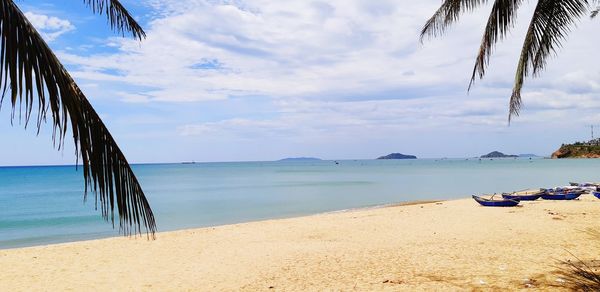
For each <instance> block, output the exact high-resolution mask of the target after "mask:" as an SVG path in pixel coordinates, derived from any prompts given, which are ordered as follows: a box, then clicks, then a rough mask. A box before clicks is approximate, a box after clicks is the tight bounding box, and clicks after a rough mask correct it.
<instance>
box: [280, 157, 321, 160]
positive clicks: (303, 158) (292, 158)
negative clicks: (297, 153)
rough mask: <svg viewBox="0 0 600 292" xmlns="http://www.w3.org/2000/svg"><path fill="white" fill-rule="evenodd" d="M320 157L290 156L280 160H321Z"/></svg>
mask: <svg viewBox="0 0 600 292" xmlns="http://www.w3.org/2000/svg"><path fill="white" fill-rule="evenodd" d="M320 160H321V159H320V158H315V157H288V158H284V159H280V160H279V161H320Z"/></svg>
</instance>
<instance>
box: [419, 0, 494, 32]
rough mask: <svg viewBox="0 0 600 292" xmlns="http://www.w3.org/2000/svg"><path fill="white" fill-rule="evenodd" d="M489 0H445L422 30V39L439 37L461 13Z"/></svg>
mask: <svg viewBox="0 0 600 292" xmlns="http://www.w3.org/2000/svg"><path fill="white" fill-rule="evenodd" d="M487 1H488V0H444V1H443V2H442V5H441V6H440V8H439V9H438V10H437V11H436V12H435V13H434V14H433V16H432V17H431V18H429V20H427V22H426V23H425V25H424V26H423V29H422V30H421V41H423V40H424V39H425V37H426V36H427V37H438V36H441V35H442V34H444V32H445V31H446V29H447V28H448V27H449V26H450V25H452V24H453V23H455V22H456V21H458V19H459V18H460V16H461V14H462V13H464V12H468V11H472V10H474V9H475V8H477V7H479V6H480V5H482V4H485V3H486V2H487Z"/></svg>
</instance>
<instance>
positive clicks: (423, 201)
mask: <svg viewBox="0 0 600 292" xmlns="http://www.w3.org/2000/svg"><path fill="white" fill-rule="evenodd" d="M463 199H464V198H461V199H449V200H450V201H451V200H463ZM449 200H413V201H404V202H396V203H387V204H377V205H370V206H365V207H356V208H348V209H341V210H334V211H325V212H320V213H314V214H305V215H299V216H293V215H292V216H289V217H285V216H284V217H276V218H266V219H259V220H251V221H244V222H235V223H229V224H221V225H211V226H202V227H192V228H182V229H175V230H166V231H159V232H157V233H156V234H157V235H158V234H162V233H169V232H179V231H187V230H196V229H205V228H217V227H222V226H231V225H238V224H245V223H254V222H263V221H272V220H285V219H294V218H303V217H311V216H319V215H327V214H338V213H346V212H354V211H361V210H372V209H380V208H393V207H401V206H411V205H421V204H433V203H438V202H444V201H449ZM146 237H147V236H146V233H143V234H141V235H140V234H136V235H131V236H124V235H122V234H117V235H114V236H107V237H101V236H100V237H98V238H91V239H83V240H77V239H75V240H69V241H64V242H56V243H47V244H37V245H26V246H16V247H7V248H2V247H0V252H1V251H4V250H14V249H24V248H32V247H45V246H53V245H62V244H71V243H79V242H88V241H96V240H103V239H114V238H126V239H136V240H139V239H144V238H146Z"/></svg>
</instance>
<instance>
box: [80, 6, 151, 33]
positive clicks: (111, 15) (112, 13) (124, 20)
mask: <svg viewBox="0 0 600 292" xmlns="http://www.w3.org/2000/svg"><path fill="white" fill-rule="evenodd" d="M83 2H84V3H85V4H86V5H87V6H88V7H90V8H91V9H92V11H93V12H94V13H98V14H106V18H107V20H108V23H109V24H110V27H111V29H113V30H114V31H116V32H118V33H120V34H122V35H125V33H126V32H129V33H131V35H132V36H133V37H134V38H137V39H140V40H141V39H142V38H145V37H146V33H145V32H144V29H142V27H141V26H140V25H139V24H138V23H137V21H135V19H134V18H133V17H132V16H131V15H130V14H129V11H127V9H125V7H123V5H122V4H121V3H120V2H119V1H117V0H83Z"/></svg>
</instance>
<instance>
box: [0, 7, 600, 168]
mask: <svg viewBox="0 0 600 292" xmlns="http://www.w3.org/2000/svg"><path fill="white" fill-rule="evenodd" d="M79 2H81V3H79ZM121 2H122V3H123V4H124V5H125V6H126V7H127V8H128V9H129V10H130V12H131V14H132V15H134V17H135V18H136V19H137V20H138V21H139V22H140V24H142V26H143V27H144V29H145V31H146V33H147V38H146V39H145V40H143V41H142V42H139V41H137V40H134V39H132V38H128V37H125V38H123V37H122V36H120V35H119V34H115V33H113V32H112V31H111V30H110V27H109V26H108V25H107V23H106V19H105V18H104V16H98V15H94V14H92V12H91V11H90V10H89V9H88V8H87V7H86V6H85V5H84V4H83V1H71V0H69V1H66V0H60V1H47V0H20V1H16V3H17V4H18V5H19V7H20V8H21V10H22V11H23V12H25V13H26V16H27V17H28V18H29V20H30V21H31V22H32V23H33V24H34V26H35V27H36V28H37V29H38V30H39V31H40V32H41V33H42V35H43V37H44V39H45V40H46V41H47V42H48V44H49V45H50V46H51V47H52V48H53V49H54V51H55V52H56V54H57V56H58V57H59V59H60V60H61V61H62V62H63V64H64V65H65V66H66V68H67V69H68V70H69V71H70V72H71V74H72V75H73V77H74V78H75V80H76V81H77V82H78V84H79V85H80V87H81V88H82V89H83V92H84V93H85V95H86V96H87V98H88V99H89V100H90V102H91V103H92V104H93V106H94V107H95V109H96V110H97V111H98V113H99V114H100V116H101V117H102V118H103V120H104V122H105V123H106V124H107V126H108V128H109V130H110V131H111V133H112V134H113V136H114V137H115V139H116V140H117V142H118V144H119V145H120V147H121V149H122V150H123V152H124V153H125V154H126V156H127V158H128V160H129V161H130V162H132V163H160V162H181V161H259V160H261V161H262V160H276V159H280V158H284V157H298V156H312V157H319V158H323V159H371V158H376V157H378V156H381V155H385V154H388V153H391V152H400V153H404V154H413V155H416V156H418V157H420V158H428V157H429V158H437V157H474V156H479V155H482V154H485V153H488V152H491V151H494V150H499V151H502V152H505V153H509V154H519V153H535V154H538V155H550V154H551V153H552V152H553V151H554V150H556V149H557V148H558V147H559V146H560V145H561V144H562V143H569V142H574V141H579V140H587V139H589V138H590V129H589V125H597V127H598V131H597V132H598V136H600V111H599V109H600V96H599V93H600V83H599V81H600V71H599V70H600V69H598V68H599V67H598V64H597V58H596V56H595V52H597V48H598V47H599V45H600V40H598V38H595V37H590V36H595V35H596V34H597V29H598V26H599V25H600V20H598V19H595V20H591V19H589V18H587V17H586V18H584V19H582V20H581V21H580V22H579V23H578V25H577V27H576V28H574V30H573V32H572V34H571V35H570V36H569V37H568V39H567V41H566V42H565V43H564V46H563V48H562V49H560V50H559V51H558V55H557V56H556V57H554V58H552V59H551V60H550V62H549V65H548V68H547V70H546V71H544V72H543V74H542V75H541V76H540V77H539V78H537V79H533V80H532V79H529V80H527V81H526V85H525V87H524V91H523V109H522V112H521V115H520V116H519V117H517V118H515V119H514V120H513V122H512V123H511V124H510V125H508V122H507V117H508V98H509V96H510V94H511V89H512V81H513V78H514V72H515V68H516V64H517V59H518V54H519V52H520V45H521V43H522V41H523V36H524V31H525V29H526V26H527V24H528V21H529V18H530V16H531V12H532V5H533V4H535V1H529V2H530V3H528V4H526V5H525V6H524V7H523V8H522V9H521V11H520V13H519V21H517V23H516V25H515V27H514V29H513V30H512V31H511V33H510V34H509V35H508V37H507V39H506V40H505V41H503V42H502V43H500V44H499V45H498V46H497V47H496V48H495V54H494V56H493V57H492V59H491V63H490V67H489V70H488V74H487V76H486V77H485V79H483V80H481V81H477V82H476V83H475V86H474V88H473V89H472V90H471V91H470V92H467V86H468V84H469V79H470V76H471V71H472V68H473V64H474V58H475V56H476V53H477V49H478V47H479V41H480V39H481V35H482V33H483V25H484V23H485V20H486V19H487V17H486V16H487V15H488V14H489V10H490V9H489V8H490V7H489V6H483V7H481V8H480V9H478V10H476V11H474V12H473V13H469V14H467V15H464V17H463V18H462V19H461V21H460V22H459V23H458V24H457V25H454V26H453V27H452V28H451V29H449V30H448V32H447V33H446V34H445V35H444V36H443V37H440V38H436V39H431V40H426V41H425V42H424V43H420V41H419V32H420V29H421V28H422V26H423V24H424V22H425V21H426V20H427V19H428V17H429V16H431V15H432V14H433V12H434V11H435V9H436V8H437V6H438V5H439V4H440V3H441V1H439V0H423V1H408V0H380V1H371V0H329V1H309V0H287V1H273V0H177V1H174V0H141V1H130V0H126V1H121ZM0 131H1V132H2V134H3V139H2V143H0V165H38V164H73V163H74V162H75V154H74V150H73V146H72V144H73V143H72V141H71V140H67V141H66V142H65V147H64V149H62V150H60V151H58V150H56V149H55V148H53V145H52V139H51V127H50V126H49V125H45V126H43V128H42V131H41V133H40V134H39V135H37V136H36V131H35V129H33V128H28V129H26V130H24V129H23V125H19V121H18V120H15V121H13V125H11V117H10V108H9V106H8V104H7V103H6V102H5V104H4V106H3V108H2V110H1V111H0Z"/></svg>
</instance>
